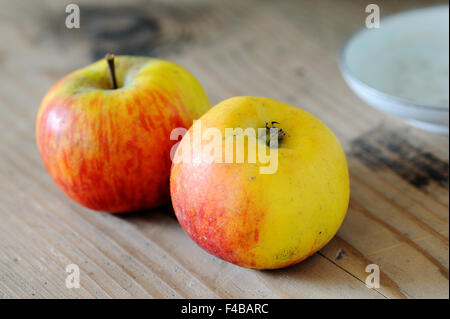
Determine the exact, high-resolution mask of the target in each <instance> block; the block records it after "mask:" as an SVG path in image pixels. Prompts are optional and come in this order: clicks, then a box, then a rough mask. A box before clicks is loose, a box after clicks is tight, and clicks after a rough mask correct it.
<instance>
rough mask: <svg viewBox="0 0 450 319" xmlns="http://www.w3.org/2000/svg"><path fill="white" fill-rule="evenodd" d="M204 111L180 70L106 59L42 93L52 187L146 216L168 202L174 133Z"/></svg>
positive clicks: (39, 135)
mask: <svg viewBox="0 0 450 319" xmlns="http://www.w3.org/2000/svg"><path fill="white" fill-rule="evenodd" d="M209 108H210V104H209V101H208V98H207V96H206V94H205V92H204V90H203V89H202V87H201V86H200V84H199V83H198V82H197V80H196V79H195V78H194V76H192V75H191V74H190V73H189V72H188V71H187V70H185V69H184V68H182V67H181V66H179V65H177V64H175V63H172V62H168V61H163V60H159V59H152V58H146V57H132V56H118V57H116V58H115V59H114V56H112V55H109V56H107V58H106V59H105V60H101V61H98V62H96V63H94V64H92V65H89V66H87V67H85V68H83V69H80V70H77V71H75V72H73V73H71V74H69V75H67V76H65V77H64V78H62V79H61V80H60V81H58V82H57V83H56V84H55V85H54V86H53V87H52V88H51V89H50V90H49V91H48V92H47V94H46V95H45V97H44V98H43V100H42V102H41V105H40V108H39V112H38V115H37V121H36V141H37V146H38V149H39V152H40V155H41V158H42V161H43V163H44V165H45V167H46V169H47V171H48V172H49V174H50V176H51V177H52V178H53V180H54V181H55V183H56V184H57V185H58V186H59V187H60V188H61V189H62V190H63V191H64V192H65V193H66V194H67V195H68V196H69V197H70V198H72V199H73V200H75V201H76V202H78V203H80V204H81V205H84V206H86V207H88V208H91V209H94V210H99V211H105V212H111V213H122V212H129V211H136V210H144V209H151V208H154V207H156V206H159V205H161V204H164V203H166V202H168V201H170V196H169V177H170V166H171V160H170V153H169V152H170V149H171V147H172V145H173V143H175V141H171V140H170V133H171V131H172V129H174V128H176V127H190V126H191V125H192V121H193V120H194V119H196V118H199V117H200V116H201V115H202V114H203V113H205V112H206V111H207V110H208V109H209Z"/></svg>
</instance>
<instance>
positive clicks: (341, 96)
mask: <svg viewBox="0 0 450 319" xmlns="http://www.w3.org/2000/svg"><path fill="white" fill-rule="evenodd" d="M68 3H69V2H67V3H66V2H65V1H41V2H40V3H39V4H37V3H35V2H32V1H14V2H12V1H6V0H0V6H1V7H2V11H1V12H0V37H1V39H2V44H1V46H0V111H1V115H0V145H1V149H0V298H65V297H69V298H430V297H436V298H448V297H449V281H448V280H449V271H448V269H449V251H448V249H449V241H448V236H449V234H448V229H449V228H448V227H449V226H448V215H449V192H448V187H449V185H448V157H449V154H448V147H449V143H448V137H447V136H440V135H435V134H430V133H426V132H422V131H419V130H416V129H413V128H411V127H408V126H407V125H406V124H404V123H402V122H401V121H399V120H398V119H395V118H393V117H390V116H388V115H385V114H382V113H380V112H378V111H376V110H374V109H371V108H369V107H368V106H367V105H366V104H364V103H363V102H362V101H360V100H359V99H358V98H356V97H355V96H354V94H353V93H352V92H351V91H350V90H349V89H348V88H347V86H346V84H345V83H344V82H343V80H342V78H341V76H340V74H339V70H338V65H337V57H338V53H339V49H340V47H341V46H342V43H343V42H344V41H345V39H346V38H347V37H348V36H349V35H350V34H351V33H352V32H353V31H355V30H356V29H358V28H359V27H361V25H362V23H363V21H364V19H365V14H366V13H365V12H364V8H365V5H366V3H365V2H364V1H340V2H339V3H338V2H336V1H314V2H313V1H283V2H280V3H278V2H274V1H256V0H255V1H237V0H232V1H194V0H183V1H153V2H150V3H147V2H141V1H130V2H127V4H126V5H123V4H120V3H119V2H118V1H108V2H106V1H100V2H98V3H97V4H96V5H93V4H91V2H89V1H77V3H78V4H80V8H81V28H80V29H78V30H69V29H66V28H65V26H64V20H65V15H66V14H65V11H64V8H65V5H66V4H68ZM425 3H426V4H429V3H430V2H429V1H427V2H424V1H411V2H408V3H405V2H400V1H395V2H394V1H389V2H388V1H386V2H380V7H381V12H382V15H387V14H389V13H393V12H398V11H400V10H404V9H408V8H414V7H418V6H422V5H424V4H425ZM105 50H111V51H114V53H117V54H142V55H155V56H159V57H163V58H167V59H171V60H174V61H176V62H178V63H180V64H182V65H183V66H185V67H186V68H188V69H189V70H190V71H192V72H193V73H194V75H195V76H196V77H197V78H198V79H199V80H200V82H201V83H202V84H203V85H204V87H205V90H206V91H207V93H208V95H209V97H210V99H211V101H212V103H213V104H216V103H217V102H219V101H221V100H223V99H225V98H228V97H230V96H234V95H256V96H268V97H272V98H275V99H279V100H282V101H285V102H287V103H290V104H294V105H298V106H300V107H303V108H305V109H306V110H308V111H310V112H312V113H313V114H315V115H317V116H318V117H319V118H321V119H322V120H323V121H324V122H325V123H326V124H327V125H328V126H329V127H330V128H331V129H332V130H333V131H334V132H335V133H336V135H337V136H338V137H339V139H340V140H341V142H342V144H343V146H344V149H345V151H346V153H347V156H348V162H349V168H350V175H351V203H350V208H349V211H348V214H347V217H346V219H345V221H344V223H343V225H342V227H341V229H340V230H339V232H338V234H337V236H336V237H335V238H334V239H333V240H332V241H331V242H330V243H329V244H328V245H327V246H326V247H324V248H323V249H322V250H321V251H320V252H318V253H317V254H315V255H313V256H312V257H311V258H309V259H308V260H306V261H304V262H302V263H301V264H299V265H296V266H293V267H289V268H286V269H282V270H277V271H255V270H249V269H243V268H239V267H237V266H234V265H232V264H229V263H227V262H224V261H222V260H219V259H217V258H215V257H214V256H211V255H209V254H208V253H206V252H204V251H203V250H201V249H200V248H199V247H197V246H196V245H195V244H194V243H193V242H192V241H191V240H190V239H189V238H188V237H187V236H186V235H185V233H184V232H183V230H182V229H181V228H180V227H179V225H178V223H177V221H176V218H175V217H174V214H173V211H172V209H171V207H170V206H167V207H162V208H160V209H157V210H154V211H149V212H141V213H133V214H130V215H127V216H114V215H109V214H102V213H96V212H92V211H89V210H88V209H85V208H82V207H80V206H78V205H77V204H75V203H73V202H71V201H70V200H69V199H68V198H66V197H65V196H64V195H63V194H62V193H61V191H60V190H59V189H57V187H56V186H55V185H54V184H53V182H52V181H51V179H50V177H49V176H48V174H47V173H46V171H45V169H44V167H43V166H42V163H41V161H40V158H39V154H38V152H37V149H36V146H35V141H34V121H35V116H36V112H37V109H38V106H39V102H40V100H41V98H42V97H43V95H44V94H45V92H46V91H47V90H48V89H49V87H50V86H51V85H52V84H53V83H54V82H55V81H56V80H57V79H58V78H60V77H61V76H63V75H64V74H67V73H69V72H70V71H72V70H74V69H77V68H79V67H82V66H84V65H86V64H88V63H90V62H91V61H93V60H94V59H96V58H98V57H99V56H102V55H103V54H104V53H105V52H104V51H105ZM70 263H75V264H78V265H79V266H80V269H81V287H80V288H79V289H67V288H66V287H65V284H64V283H65V278H66V276H67V273H66V272H65V267H66V265H67V264H70ZM369 264H377V265H379V267H380V270H381V286H380V288H376V289H369V288H367V287H366V284H365V280H366V277H367V275H368V273H366V272H365V268H366V266H367V265H369Z"/></svg>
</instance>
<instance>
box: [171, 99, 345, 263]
mask: <svg viewBox="0 0 450 319" xmlns="http://www.w3.org/2000/svg"><path fill="white" fill-rule="evenodd" d="M272 122H277V123H278V124H277V125H276V126H277V127H278V128H279V129H280V132H281V130H283V132H284V134H285V135H284V136H283V135H281V134H280V135H279V136H280V141H279V144H278V147H277V160H278V163H277V169H276V170H275V171H273V172H272V174H262V173H261V168H262V167H265V166H267V165H268V164H267V163H266V164H264V163H263V162H262V161H261V160H260V158H259V157H258V159H257V160H256V162H254V163H251V162H250V161H249V160H248V159H249V158H250V157H248V158H247V160H245V161H243V162H240V163H239V162H237V161H233V162H228V163H226V161H223V162H220V161H216V160H214V161H211V160H210V161H204V160H201V159H202V158H204V155H205V154H202V152H204V149H208V151H210V148H207V147H205V148H201V147H200V148H198V147H197V148H196V147H192V145H189V144H192V141H193V140H194V139H195V137H194V136H193V135H194V133H193V127H191V128H190V129H189V131H188V132H187V133H186V134H185V135H184V137H183V139H182V140H181V142H180V144H179V145H178V148H177V150H176V152H175V157H174V161H173V164H172V170H171V178H170V190H171V198H172V204H173V208H174V210H175V213H176V216H177V218H178V221H179V222H180V224H181V226H182V227H183V229H184V230H185V231H186V233H187V234H188V235H189V236H190V237H191V238H192V239H193V240H194V241H195V242H196V243H197V244H198V245H199V246H200V247H202V248H204V249H205V250H207V251H209V252H210V253H212V254H214V255H216V256H218V257H220V258H222V259H225V260H227V261H229V262H232V263H234V264H237V265H240V266H243V267H248V268H257V269H273V268H281V267H286V266H289V265H292V264H295V263H298V262H300V261H302V260H304V259H305V258H307V257H308V256H310V255H312V254H313V253H314V252H316V251H318V250H319V249H321V248H322V247H323V246H324V245H325V244H327V243H328V242H329V241H330V240H331V238H332V237H333V236H334V235H335V234H336V232H337V230H338V228H339V227H340V225H341V223H342V221H343V219H344V216H345V214H346V211H347V207H348V202H349V175H348V169H347V162H346V158H345V154H344V152H343V150H342V148H341V145H340V144H339V141H338V140H337V138H336V137H335V135H334V134H333V133H332V132H331V131H330V130H329V129H328V128H327V127H326V126H325V125H324V124H323V123H322V122H321V121H320V120H319V119H317V118H316V117H314V116H313V115H311V114H310V113H308V112H306V111H304V110H302V109H300V108H297V107H294V106H290V105H287V104H285V103H281V102H278V101H275V100H272V99H268V98H255V97H236V98H231V99H228V100H225V101H223V102H221V103H219V104H218V105H216V106H215V107H213V108H212V109H211V110H209V111H208V112H207V113H206V114H204V115H203V116H202V117H201V118H200V123H201V129H202V130H203V131H205V130H207V129H208V128H217V129H219V130H220V132H221V134H222V136H223V141H224V143H222V144H221V145H222V146H221V147H222V151H223V153H222V154H225V152H226V151H227V150H226V146H225V145H226V143H225V141H226V140H227V139H229V138H233V139H237V138H238V137H239V134H242V133H239V132H238V133H237V134H233V135H229V134H228V135H227V134H226V129H227V128H242V129H246V128H253V129H255V131H256V129H257V128H265V127H267V125H268V124H269V125H270V123H272ZM194 126H195V125H194ZM245 138H246V139H247V140H248V143H246V144H245V147H244V148H242V149H241V151H242V152H244V155H245V154H248V147H249V145H252V143H250V139H254V140H253V142H255V143H256V144H257V146H258V149H259V148H262V150H264V151H267V152H269V151H271V150H270V147H272V146H270V144H268V143H267V139H261V138H259V137H258V136H252V135H250V134H247V135H246V136H245ZM209 142H210V140H208V139H206V138H202V139H201V142H200V143H199V145H200V146H202V145H204V146H206V145H207V144H208V143H209ZM186 149H188V150H190V151H191V152H192V157H191V158H195V159H200V160H197V161H189V160H184V159H182V158H180V157H181V156H183V150H186ZM205 152H206V151H205ZM238 152H240V151H239V150H238V148H236V150H235V154H234V155H233V156H234V158H235V159H236V158H237V155H238ZM199 153H200V154H199ZM241 155H242V154H241ZM245 156H247V155H245ZM222 159H223V157H222Z"/></svg>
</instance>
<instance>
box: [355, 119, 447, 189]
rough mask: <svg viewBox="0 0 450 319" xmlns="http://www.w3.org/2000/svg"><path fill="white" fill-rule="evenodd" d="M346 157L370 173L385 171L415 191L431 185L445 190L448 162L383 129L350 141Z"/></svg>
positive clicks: (380, 128)
mask: <svg viewBox="0 0 450 319" xmlns="http://www.w3.org/2000/svg"><path fill="white" fill-rule="evenodd" d="M350 156H353V157H355V158H357V159H358V160H360V161H362V162H363V163H364V164H365V165H367V166H369V167H371V168H372V169H387V168H389V169H391V170H393V171H394V172H395V173H396V174H397V175H399V176H400V177H401V178H402V179H404V180H406V181H407V182H408V183H410V184H412V185H414V186H415V187H417V188H419V189H426V187H427V186H428V185H430V184H431V183H434V184H437V185H438V186H440V187H443V188H446V189H448V187H449V176H448V172H449V165H448V162H445V161H443V160H441V159H440V158H438V157H437V156H435V155H434V154H432V153H430V152H428V151H426V150H425V149H424V148H420V147H418V146H416V145H414V144H413V143H411V142H410V141H409V140H408V139H406V138H405V137H403V136H400V135H399V134H398V133H397V132H394V131H391V130H389V129H386V128H385V127H379V128H376V129H374V130H372V131H370V132H368V133H366V134H364V135H362V136H361V137H358V138H356V139H355V140H353V141H352V148H351V152H350Z"/></svg>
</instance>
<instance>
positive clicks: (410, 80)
mask: <svg viewBox="0 0 450 319" xmlns="http://www.w3.org/2000/svg"><path fill="white" fill-rule="evenodd" d="M448 39H449V7H448V5H444V6H436V7H430V8H424V9H416V10H411V11H406V12H403V13H400V14H396V15H393V16H389V17H387V18H385V19H382V20H381V21H380V28H379V29H376V28H374V29H368V28H363V29H362V30H360V31H359V32H357V33H356V34H354V35H353V36H352V37H351V38H350V39H349V40H348V42H347V44H346V45H345V46H344V48H343V50H342V52H341V57H340V68H341V72H342V74H343V77H344V79H345V80H346V82H347V84H348V85H349V86H350V88H352V90H353V91H354V92H355V93H356V94H357V95H358V96H359V97H361V98H362V99H363V100H364V101H366V102H367V103H368V104H370V105H372V106H373V107H375V108H377V109H379V110H382V111H384V112H387V113H390V114H393V115H396V116H398V117H401V118H403V119H406V120H407V121H408V122H409V123H410V124H412V125H415V126H418V127H421V128H422V129H425V130H429V131H434V132H439V133H446V134H448V132H449V128H448V126H449V45H448V43H449V41H448Z"/></svg>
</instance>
